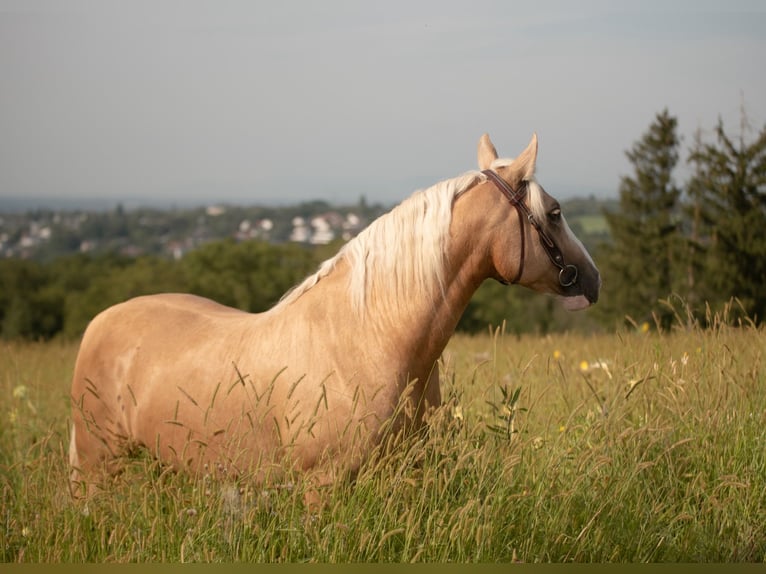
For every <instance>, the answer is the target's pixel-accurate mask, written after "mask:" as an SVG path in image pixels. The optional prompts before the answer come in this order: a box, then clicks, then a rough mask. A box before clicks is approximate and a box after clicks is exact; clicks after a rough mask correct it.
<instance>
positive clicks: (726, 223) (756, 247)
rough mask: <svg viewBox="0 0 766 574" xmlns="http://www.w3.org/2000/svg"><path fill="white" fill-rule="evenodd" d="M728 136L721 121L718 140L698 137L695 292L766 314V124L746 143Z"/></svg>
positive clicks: (694, 155)
mask: <svg viewBox="0 0 766 574" xmlns="http://www.w3.org/2000/svg"><path fill="white" fill-rule="evenodd" d="M742 118H743V121H742V126H741V127H742V129H741V133H740V137H739V139H738V140H734V139H732V138H731V137H729V135H727V134H726V132H725V130H724V125H723V121H720V120H719V122H718V126H717V127H716V130H715V142H713V143H703V142H702V139H701V138H699V137H698V138H697V140H696V141H695V145H694V147H693V149H692V152H691V154H690V156H689V162H690V163H691V164H692V165H693V166H694V172H693V176H692V178H691V180H690V182H689V188H688V192H689V197H690V200H691V204H692V205H693V206H694V209H695V214H696V221H697V222H698V225H697V228H696V229H695V234H694V237H693V239H694V245H695V247H696V253H697V257H696V258H695V260H696V265H695V267H696V268H697V269H699V272H698V274H697V277H696V279H697V281H696V283H697V284H698V286H697V290H698V291H699V292H700V293H702V296H704V297H705V298H706V299H708V300H710V301H711V302H715V303H718V304H721V303H723V302H726V301H728V300H729V299H730V298H731V297H737V298H738V299H739V300H740V301H741V302H742V304H743V307H744V310H745V312H746V313H747V314H748V315H749V316H750V317H754V318H756V319H757V320H759V321H762V320H763V318H764V316H766V292H764V284H766V234H765V233H764V230H766V126H764V128H763V129H762V130H761V132H760V134H758V136H757V137H756V138H755V140H754V141H752V142H749V143H748V142H746V141H745V132H746V131H747V130H746V127H747V120H746V117H745V114H744V112H743V116H742Z"/></svg>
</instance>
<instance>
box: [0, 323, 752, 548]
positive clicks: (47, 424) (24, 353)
mask: <svg viewBox="0 0 766 574" xmlns="http://www.w3.org/2000/svg"><path fill="white" fill-rule="evenodd" d="M765 348H766V333H764V331H763V330H757V329H754V328H752V327H747V326H745V327H741V328H733V327H728V326H725V325H722V324H720V323H719V324H718V325H717V326H716V327H715V328H713V329H710V330H707V331H701V330H698V329H694V328H686V329H682V328H679V329H678V330H676V331H674V332H671V333H667V334H657V333H654V332H646V333H642V332H641V331H640V330H639V331H636V332H626V333H621V334H616V335H608V336H606V335H602V336H592V337H584V336H579V335H578V336H574V335H557V336H550V337H546V338H537V337H520V338H517V337H515V336H509V335H502V334H499V333H496V334H494V335H492V336H491V335H489V334H488V335H485V336H478V337H470V338H469V337H465V336H457V337H455V338H454V339H453V340H452V342H451V343H450V345H449V347H448V349H447V352H446V353H445V356H444V364H443V372H444V377H443V378H444V386H443V394H444V397H445V403H446V404H445V406H444V408H443V409H442V410H441V411H440V412H439V413H438V414H437V416H436V417H435V420H434V421H433V424H432V425H431V427H430V430H429V432H428V434H427V435H423V436H419V437H413V438H411V439H410V440H407V441H404V442H402V443H400V444H398V445H397V446H396V448H394V449H391V450H390V451H389V452H388V453H386V454H381V456H380V457H378V458H376V460H375V461H374V462H370V463H369V464H368V465H366V466H365V467H364V468H363V469H362V471H361V473H360V475H359V476H358V478H357V480H356V483H355V484H349V483H345V482H344V483H342V484H338V485H337V486H336V487H334V488H333V489H332V490H331V491H330V492H329V493H328V500H329V502H328V504H327V506H326V507H325V508H324V509H323V510H322V511H320V512H318V513H315V514H310V513H307V512H306V511H305V509H304V507H303V503H302V492H301V486H300V481H299V480H297V479H298V477H295V479H296V480H295V481H293V482H286V483H283V484H281V485H277V486H275V487H274V488H270V489H267V490H261V489H257V488H255V487H254V486H253V485H250V484H247V483H239V484H235V483H225V482H211V481H209V480H206V479H204V478H200V479H193V478H191V477H190V476H188V475H185V474H176V473H172V472H170V471H168V470H167V469H164V468H162V467H161V466H159V465H157V464H156V463H154V462H153V461H151V460H150V459H149V458H148V457H145V456H143V457H138V458H137V459H134V460H133V461H132V462H131V463H130V464H129V465H128V468H127V470H126V472H125V473H124V474H123V475H122V476H121V477H120V478H119V479H117V480H116V481H115V482H114V483H113V484H112V485H111V486H110V487H109V489H108V490H107V491H106V492H105V493H104V494H103V495H101V496H98V497H96V498H93V499H91V500H90V501H89V502H88V504H87V506H85V505H84V504H82V503H75V502H73V501H72V500H71V499H70V496H69V493H68V489H67V455H66V449H67V445H68V438H69V437H68V417H69V400H68V391H69V379H70V376H71V370H72V365H73V362H74V358H75V354H76V345H75V344H65V343H49V344H22V343H0V396H2V399H0V420H1V421H2V422H1V423H0V490H1V494H0V518H1V519H2V523H1V524H0V559H1V560H2V561H5V562H13V561H23V562H41V561H47V562H59V561H66V562H70V561H77V562H79V561H114V562H127V561H173V562H176V561H184V562H190V561H195V562H197V561H269V562H270V561H322V562H347V561H353V562H360V561H361V562H364V561H405V562H409V561H457V562H474V561H512V560H517V561H523V562H549V561H764V560H766V364H765V361H766V358H765V357H764V349H765Z"/></svg>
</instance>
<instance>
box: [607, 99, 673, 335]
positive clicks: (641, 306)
mask: <svg viewBox="0 0 766 574" xmlns="http://www.w3.org/2000/svg"><path fill="white" fill-rule="evenodd" d="M677 127H678V122H677V120H676V119H675V118H674V117H672V116H670V115H669V113H668V111H667V110H665V111H663V112H662V113H660V114H657V116H656V118H655V121H654V123H652V125H651V126H650V127H649V129H648V131H647V132H646V133H645V134H644V135H643V137H642V138H641V139H640V140H639V141H638V142H636V144H635V145H634V146H633V148H632V149H631V150H630V151H628V152H627V153H626V155H627V157H628V160H630V162H631V164H632V165H633V169H634V174H633V176H625V177H623V178H622V182H621V183H620V190H619V195H620V206H619V211H616V212H607V213H606V214H605V215H606V221H607V224H608V226H609V230H610V235H611V237H612V243H611V244H610V245H609V246H607V247H606V248H605V250H604V257H603V259H602V260H601V266H602V273H603V275H604V284H605V286H606V289H605V291H606V292H605V294H604V295H605V296H604V298H603V300H602V303H601V307H602V308H601V309H600V313H601V315H602V316H609V317H614V316H617V317H618V318H619V319H621V318H622V317H624V316H626V315H627V316H630V317H633V318H634V319H635V320H642V321H643V320H647V319H648V318H651V316H652V314H655V315H656V314H659V315H660V319H659V320H660V322H661V323H662V324H668V323H669V321H671V320H672V317H670V316H668V315H666V314H664V313H663V312H662V311H661V310H660V309H659V306H658V303H657V302H658V300H659V299H661V298H665V297H667V296H668V295H669V294H670V293H673V292H678V290H679V289H680V288H681V287H682V285H681V282H682V275H681V274H680V273H679V271H680V267H679V265H680V263H681V262H682V259H683V255H684V250H683V239H682V236H681V222H680V217H679V213H680V197H681V190H680V189H679V188H678V187H677V186H676V185H675V183H674V181H673V170H674V169H675V167H676V164H677V162H678V154H679V149H678V148H679V139H678V135H677Z"/></svg>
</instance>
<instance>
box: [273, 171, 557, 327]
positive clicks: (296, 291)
mask: <svg viewBox="0 0 766 574" xmlns="http://www.w3.org/2000/svg"><path fill="white" fill-rule="evenodd" d="M510 161H512V160H502V162H510ZM500 162H501V160H498V162H497V165H498V167H500V166H501V165H505V164H504V163H500ZM482 181H486V176H485V175H484V174H482V173H481V172H479V171H471V172H467V173H465V174H463V175H460V176H458V177H456V178H453V179H449V180H445V181H442V182H439V183H437V184H435V185H433V186H432V187H430V188H428V189H425V190H420V191H417V192H415V193H414V194H412V195H411V196H410V197H409V198H407V199H405V200H404V201H403V202H402V203H400V204H399V205H397V206H396V207H394V208H393V209H392V210H391V211H389V212H388V213H386V214H385V215H382V216H381V217H379V218H378V219H377V220H375V221H373V222H372V223H371V224H370V225H369V226H368V227H367V228H365V229H364V230H363V231H362V232H361V233H360V234H359V235H357V236H356V237H355V238H354V239H352V240H351V241H349V242H348V243H347V244H346V245H344V246H343V247H342V248H341V249H340V251H338V253H337V254H336V255H335V256H334V257H332V258H330V259H328V260H326V261H324V262H323V263H322V264H321V265H320V266H319V269H318V270H317V272H316V273H314V274H313V275H310V276H309V277H307V278H306V279H305V280H304V281H303V282H302V283H300V284H299V285H297V286H296V287H294V288H293V289H292V290H291V291H288V292H287V293H286V294H285V295H284V296H283V297H282V299H281V300H280V302H279V303H278V304H277V306H276V307H275V309H277V308H280V307H284V306H287V305H290V304H291V303H293V302H294V301H295V300H297V299H298V298H299V297H301V295H303V294H304V293H306V292H307V291H308V290H309V289H311V288H312V287H314V286H315V285H316V284H317V283H319V281H321V280H322V278H323V277H325V276H327V275H328V274H329V273H331V272H332V271H333V269H335V267H336V265H337V264H338V262H340V261H342V260H345V261H346V262H347V263H348V265H349V267H350V269H351V272H350V280H349V298H350V300H351V304H352V307H353V308H354V309H355V311H356V312H358V313H360V314H364V313H365V311H366V310H367V308H368V306H369V304H370V301H373V300H374V301H376V304H380V305H385V306H386V307H389V308H390V307H395V306H397V305H398V303H397V302H398V301H406V300H408V299H409V298H412V297H422V296H425V297H434V296H435V294H437V293H441V294H442V295H443V293H444V282H443V275H444V263H445V254H446V253H447V251H448V248H449V228H450V223H451V221H452V205H453V202H454V200H455V199H456V198H457V197H458V196H459V195H460V194H462V193H463V192H465V191H467V190H469V189H470V188H471V187H473V186H474V185H476V184H477V183H480V182H482ZM528 189H529V197H528V202H529V207H530V210H531V211H532V212H533V213H534V214H535V215H536V216H537V214H538V213H539V212H540V210H541V209H542V199H541V197H542V189H541V188H540V186H538V185H537V184H536V183H534V182H530V185H529V186H528Z"/></svg>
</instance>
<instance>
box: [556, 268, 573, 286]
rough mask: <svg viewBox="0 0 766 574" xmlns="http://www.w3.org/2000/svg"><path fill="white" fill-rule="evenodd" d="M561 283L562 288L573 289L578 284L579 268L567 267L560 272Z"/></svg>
mask: <svg viewBox="0 0 766 574" xmlns="http://www.w3.org/2000/svg"><path fill="white" fill-rule="evenodd" d="M559 283H560V284H561V286H562V287H571V286H572V285H574V284H575V283H577V267H576V266H575V265H565V266H564V267H562V268H561V271H559Z"/></svg>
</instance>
